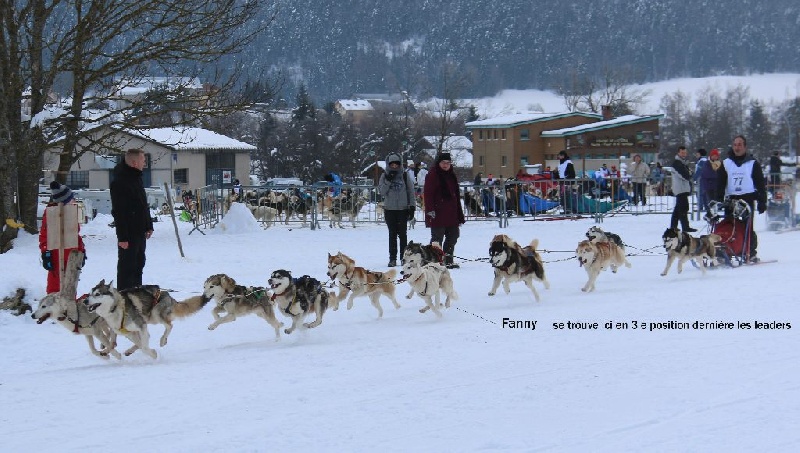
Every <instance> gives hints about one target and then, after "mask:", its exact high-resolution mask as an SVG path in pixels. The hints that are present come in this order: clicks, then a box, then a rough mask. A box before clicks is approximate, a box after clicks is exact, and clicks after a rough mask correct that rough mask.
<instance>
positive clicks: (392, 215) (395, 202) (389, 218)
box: [378, 153, 417, 267]
mask: <svg viewBox="0 0 800 453" xmlns="http://www.w3.org/2000/svg"><path fill="white" fill-rule="evenodd" d="M402 165H403V161H402V159H401V158H400V155H399V154H397V153H392V154H389V155H388V156H386V170H385V171H384V172H383V174H382V175H381V177H380V180H379V181H378V192H379V193H380V194H381V196H382V197H383V212H384V215H383V218H384V221H385V222H386V226H387V227H389V267H395V266H397V257H398V252H399V254H400V255H399V256H400V257H401V258H402V257H403V253H404V252H405V250H406V244H407V243H408V236H407V231H408V222H409V221H411V220H412V219H413V218H414V212H415V211H416V206H417V199H416V196H415V195H414V180H413V178H412V177H411V176H410V175H409V173H408V172H406V171H403V166H402ZM398 240H399V242H400V248H399V250H398V247H397V243H398Z"/></svg>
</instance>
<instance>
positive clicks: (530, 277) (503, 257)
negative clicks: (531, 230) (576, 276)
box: [489, 234, 550, 302]
mask: <svg viewBox="0 0 800 453" xmlns="http://www.w3.org/2000/svg"><path fill="white" fill-rule="evenodd" d="M538 245H539V240H538V239H534V240H533V241H531V243H530V245H528V246H527V247H524V248H523V247H521V246H520V245H519V244H517V243H516V242H514V241H513V240H512V239H511V238H510V237H508V236H506V235H505V234H498V235H496V236H495V237H494V238H493V239H492V241H491V242H490V243H489V262H490V263H491V264H492V267H493V268H494V282H492V289H491V290H489V295H490V296H494V295H495V293H496V292H497V288H498V287H500V283H501V282H502V283H503V290H505V292H506V294H508V293H509V292H511V289H510V288H509V284H510V283H513V282H524V283H525V286H527V287H528V288H530V290H531V292H532V293H533V297H534V298H536V301H537V302H538V301H539V293H538V292H537V291H536V288H535V287H534V286H533V281H534V280H537V281H540V282H542V283H544V287H545V289H550V282H549V281H547V277H546V276H545V275H544V264H543V263H542V257H541V255H539V254H538V253H537V252H536V247H537V246H538Z"/></svg>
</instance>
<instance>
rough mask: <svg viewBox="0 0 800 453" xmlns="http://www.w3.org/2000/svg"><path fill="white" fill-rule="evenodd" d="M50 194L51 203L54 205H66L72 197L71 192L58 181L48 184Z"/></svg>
mask: <svg viewBox="0 0 800 453" xmlns="http://www.w3.org/2000/svg"><path fill="white" fill-rule="evenodd" d="M50 193H51V194H53V201H54V202H56V203H64V204H67V203H69V202H70V201H71V200H72V198H73V197H74V194H73V193H72V190H70V188H69V187H67V186H62V185H61V184H59V183H58V181H53V182H51V183H50Z"/></svg>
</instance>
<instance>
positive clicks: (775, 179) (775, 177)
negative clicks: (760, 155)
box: [769, 151, 797, 193]
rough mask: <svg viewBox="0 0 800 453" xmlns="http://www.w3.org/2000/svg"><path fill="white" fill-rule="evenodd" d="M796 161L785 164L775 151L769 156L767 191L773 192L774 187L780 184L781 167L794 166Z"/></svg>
mask: <svg viewBox="0 0 800 453" xmlns="http://www.w3.org/2000/svg"><path fill="white" fill-rule="evenodd" d="M796 166H797V164H796V163H790V164H785V163H783V161H782V160H781V156H780V154H779V153H778V152H777V151H775V152H773V153H772V156H771V157H770V158H769V192H770V193H774V192H775V189H777V188H778V186H780V185H781V167H796Z"/></svg>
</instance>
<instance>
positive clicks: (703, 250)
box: [661, 228, 722, 277]
mask: <svg viewBox="0 0 800 453" xmlns="http://www.w3.org/2000/svg"><path fill="white" fill-rule="evenodd" d="M661 239H662V240H663V241H664V249H666V251H667V266H666V267H665V268H664V272H662V273H661V276H662V277H663V276H665V275H667V273H668V272H669V268H670V267H671V266H672V262H673V261H675V259H676V258H677V259H678V273H679V274H680V273H681V272H682V271H683V263H685V262H687V261H689V260H692V261H693V262H694V263H695V265H697V267H699V268H700V270H701V271H703V274H704V275H705V273H706V268H705V266H703V263H702V262H700V263H698V262H697V258H707V259H708V260H709V261H710V262H712V263H713V262H715V261H716V257H717V248H716V247H717V243H718V242H720V241H721V240H722V238H721V237H720V236H719V235H717V234H704V235H703V236H700V237H699V238H696V237H693V236H692V235H690V234H689V233H685V232H682V231H678V230H677V229H674V228H667V229H666V231H664V234H663V235H661Z"/></svg>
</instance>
